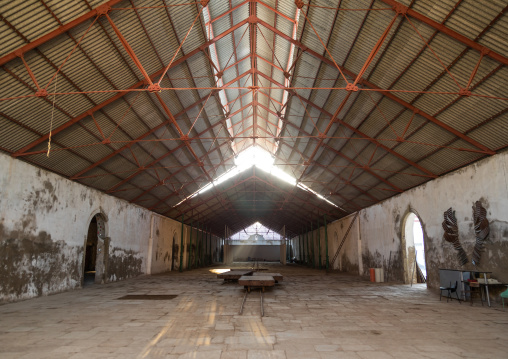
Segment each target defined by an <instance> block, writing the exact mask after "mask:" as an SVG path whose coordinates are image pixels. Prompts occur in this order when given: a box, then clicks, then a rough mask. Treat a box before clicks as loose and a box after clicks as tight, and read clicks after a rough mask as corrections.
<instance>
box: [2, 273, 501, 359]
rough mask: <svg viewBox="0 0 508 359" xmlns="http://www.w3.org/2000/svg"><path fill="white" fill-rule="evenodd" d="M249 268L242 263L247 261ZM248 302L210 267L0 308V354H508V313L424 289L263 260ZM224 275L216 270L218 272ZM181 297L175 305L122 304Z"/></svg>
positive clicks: (380, 357) (253, 358)
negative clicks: (264, 271) (265, 284)
mask: <svg viewBox="0 0 508 359" xmlns="http://www.w3.org/2000/svg"><path fill="white" fill-rule="evenodd" d="M243 267H245V265H243ZM262 267H265V268H269V270H270V271H272V272H280V273H282V274H283V275H284V281H283V282H281V283H280V284H278V285H277V286H276V287H275V288H273V289H269V290H267V292H266V293H265V294H264V311H265V316H264V317H263V318H261V317H260V301H259V295H260V293H259V292H258V291H253V292H252V293H251V294H249V296H248V299H247V302H246V303H245V308H244V313H243V315H239V309H240V304H241V302H242V299H243V296H244V289H243V287H241V286H239V285H237V284H232V283H224V282H223V281H222V280H218V279H216V274H214V273H212V272H210V271H209V269H210V268H207V269H196V270H192V271H188V272H184V273H178V272H171V273H166V274H161V275H154V276H143V277H138V278H135V279H131V280H126V281H123V282H117V283H110V284H106V285H93V286H90V287H85V288H84V289H80V290H75V291H71V292H66V293H61V294H57V295H52V296H49V297H41V298H36V299H32V300H27V301H23V302H18V303H11V304H5V305H2V306H0V358H2V359H7V358H52V359H54V358H73V359H77V358H181V359H183V358H193V359H199V358H205V359H214V358H217V359H219V358H220V359H226V358H228V359H229V358H231V359H242V358H243V359H257V358H273V359H279V358H305V359H310V358H322V359H328V358H334V359H335V358H365V359H367V358H375V359H384V358H404V359H408V358H450V359H452V358H508V310H507V311H506V312H503V311H502V310H501V308H500V307H499V306H497V307H493V308H488V307H486V306H485V307H481V305H480V304H478V303H475V305H474V306H470V305H469V303H462V304H459V303H458V302H457V301H453V302H449V303H447V302H446V301H445V300H443V301H441V302H440V301H439V295H437V294H435V293H434V292H432V291H429V290H427V289H426V287H425V286H424V285H416V286H413V287H410V286H409V285H401V284H394V283H370V282H368V281H365V280H363V279H360V278H359V277H355V276H351V275H347V274H341V273H329V274H326V273H325V272H324V271H318V270H313V269H308V268H304V267H299V266H282V265H278V264H264V265H262ZM216 268H220V267H214V269H216ZM127 294H145V295H146V294H165V295H168V294H170V295H171V294H173V295H177V297H176V298H175V299H172V300H159V301H157V300H117V299H118V298H120V297H122V296H124V295H127Z"/></svg>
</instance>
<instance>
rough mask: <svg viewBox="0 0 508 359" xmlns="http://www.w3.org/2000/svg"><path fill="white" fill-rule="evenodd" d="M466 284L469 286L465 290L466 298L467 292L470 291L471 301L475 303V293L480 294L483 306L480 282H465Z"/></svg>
mask: <svg viewBox="0 0 508 359" xmlns="http://www.w3.org/2000/svg"><path fill="white" fill-rule="evenodd" d="M465 284H466V285H467V286H468V287H469V290H464V300H465V297H466V293H469V300H470V301H471V305H473V296H474V295H475V294H478V296H479V297H480V301H481V302H482V307H483V295H482V289H481V287H480V283H478V282H465Z"/></svg>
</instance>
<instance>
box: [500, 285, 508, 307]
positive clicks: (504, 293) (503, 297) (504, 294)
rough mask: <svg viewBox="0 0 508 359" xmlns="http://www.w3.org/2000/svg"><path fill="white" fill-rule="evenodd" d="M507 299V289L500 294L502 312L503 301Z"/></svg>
mask: <svg viewBox="0 0 508 359" xmlns="http://www.w3.org/2000/svg"><path fill="white" fill-rule="evenodd" d="M505 298H508V289H506V290H505V291H504V292H503V293H501V299H502V300H503V310H504V299H505Z"/></svg>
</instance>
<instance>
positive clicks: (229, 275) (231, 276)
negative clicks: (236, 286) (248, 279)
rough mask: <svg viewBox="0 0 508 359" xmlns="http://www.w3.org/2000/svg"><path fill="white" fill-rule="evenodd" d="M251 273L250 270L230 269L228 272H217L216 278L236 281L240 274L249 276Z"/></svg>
mask: <svg viewBox="0 0 508 359" xmlns="http://www.w3.org/2000/svg"><path fill="white" fill-rule="evenodd" d="M251 274H252V271H251V270H231V271H229V272H224V273H221V274H217V278H219V279H224V280H225V281H228V280H230V281H236V280H238V279H240V277H242V276H250V275H251Z"/></svg>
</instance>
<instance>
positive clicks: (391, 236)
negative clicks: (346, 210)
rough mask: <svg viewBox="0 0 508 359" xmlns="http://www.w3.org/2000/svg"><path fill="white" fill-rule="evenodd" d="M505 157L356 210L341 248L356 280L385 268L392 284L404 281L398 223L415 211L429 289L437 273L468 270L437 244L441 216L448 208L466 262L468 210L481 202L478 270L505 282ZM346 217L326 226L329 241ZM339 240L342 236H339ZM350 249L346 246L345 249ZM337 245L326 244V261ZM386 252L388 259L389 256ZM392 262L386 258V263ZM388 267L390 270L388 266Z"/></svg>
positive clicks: (444, 244)
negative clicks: (484, 238)
mask: <svg viewBox="0 0 508 359" xmlns="http://www.w3.org/2000/svg"><path fill="white" fill-rule="evenodd" d="M507 172H508V153H507V152H505V153H501V154H498V155H495V156H492V157H489V158H486V159H484V160H482V161H479V162H477V163H474V164H472V165H470V166H468V167H465V168H463V169H460V170H457V171H455V172H453V173H450V174H448V175H445V176H443V177H440V178H438V179H435V180H433V181H430V182H427V183H426V184H423V185H421V186H419V187H416V188H413V189H411V190H408V191H406V192H404V193H402V194H399V195H397V196H394V197H392V198H390V199H388V200H386V201H383V202H381V203H378V204H376V205H373V206H371V207H368V208H365V209H363V210H361V211H360V215H359V218H358V219H359V223H358V227H359V228H360V230H359V231H358V229H355V227H356V226H355V227H353V230H352V232H351V233H350V238H348V239H347V241H346V244H345V245H346V248H344V250H345V253H346V254H347V258H348V260H349V261H350V262H352V263H355V259H356V263H358V262H359V261H362V262H363V265H359V272H360V274H361V275H368V268H370V267H381V266H382V267H384V268H386V270H387V271H388V272H389V273H387V274H388V275H389V276H390V279H391V280H400V281H403V280H404V270H403V260H404V259H403V254H404V253H405V251H403V250H402V247H405V246H402V238H403V236H402V221H403V220H404V218H405V217H406V215H407V213H409V211H410V209H414V210H415V211H416V212H417V214H418V216H419V218H420V220H421V222H422V228H423V231H424V241H425V254H426V262H427V272H428V282H429V287H434V288H435V287H437V286H438V284H439V271H438V269H439V268H454V269H459V268H460V269H464V270H472V269H473V266H472V265H471V264H468V265H466V266H464V267H460V266H459V264H458V260H457V256H456V251H455V250H454V248H453V246H452V244H450V243H448V242H445V241H444V240H443V239H442V236H443V229H442V227H441V223H442V221H443V212H444V211H446V210H447V209H448V208H449V207H453V209H454V210H455V211H456V217H457V220H458V226H459V238H460V241H461V243H462V246H463V247H464V249H465V251H466V253H467V254H468V257H469V262H470V261H471V255H472V250H473V246H474V243H475V234H474V229H473V222H472V205H473V203H474V202H475V201H477V200H480V201H481V202H482V204H483V206H484V207H485V208H486V209H487V218H488V220H489V222H490V226H491V236H490V240H489V242H488V243H486V252H484V253H483V255H482V260H481V266H480V268H481V269H482V270H491V271H492V272H493V277H495V278H497V279H498V280H499V281H502V282H508V175H507ZM350 218H351V216H350V217H347V218H344V219H341V220H338V221H335V222H334V223H332V224H331V225H329V229H328V231H329V239H330V238H332V239H333V231H334V230H335V229H337V228H338V226H340V225H343V228H344V229H347V225H348V221H349V220H350ZM339 238H341V236H340V235H339ZM360 239H361V242H360V244H361V245H360V248H361V253H356V255H355V253H354V247H355V243H356V244H357V245H358V241H359V240H360ZM349 244H351V246H349ZM336 248H337V243H333V241H330V243H329V249H330V258H331V257H332V255H333V253H334V252H335V249H336ZM390 253H391V254H390ZM390 257H391V259H390ZM389 263H390V265H389Z"/></svg>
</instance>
